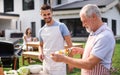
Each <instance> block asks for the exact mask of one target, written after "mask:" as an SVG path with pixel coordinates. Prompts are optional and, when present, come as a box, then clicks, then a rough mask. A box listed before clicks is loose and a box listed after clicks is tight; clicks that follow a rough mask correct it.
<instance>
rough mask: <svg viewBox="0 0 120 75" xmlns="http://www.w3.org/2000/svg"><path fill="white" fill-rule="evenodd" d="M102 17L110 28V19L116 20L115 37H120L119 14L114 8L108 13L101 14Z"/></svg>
mask: <svg viewBox="0 0 120 75" xmlns="http://www.w3.org/2000/svg"><path fill="white" fill-rule="evenodd" d="M102 17H104V18H107V19H108V25H109V27H110V28H112V19H113V20H116V32H117V33H116V35H120V13H119V11H118V10H117V9H116V7H114V8H111V9H110V10H109V11H107V12H105V13H102Z"/></svg>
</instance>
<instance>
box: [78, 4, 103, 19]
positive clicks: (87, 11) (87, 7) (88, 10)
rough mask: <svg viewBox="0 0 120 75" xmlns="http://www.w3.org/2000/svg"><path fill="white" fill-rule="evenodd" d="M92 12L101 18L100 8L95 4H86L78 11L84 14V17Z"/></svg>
mask: <svg viewBox="0 0 120 75" xmlns="http://www.w3.org/2000/svg"><path fill="white" fill-rule="evenodd" d="M93 13H94V14H96V15H97V16H98V17H99V18H101V13H100V9H99V8H98V7H97V5H95V4H87V5H85V6H84V7H83V8H82V9H81V11H80V15H81V14H84V15H85V16H86V17H91V16H92V14H93Z"/></svg>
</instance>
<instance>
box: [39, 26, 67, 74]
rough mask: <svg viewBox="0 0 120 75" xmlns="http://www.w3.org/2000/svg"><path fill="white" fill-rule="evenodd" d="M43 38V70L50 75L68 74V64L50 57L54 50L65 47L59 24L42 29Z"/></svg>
mask: <svg viewBox="0 0 120 75" xmlns="http://www.w3.org/2000/svg"><path fill="white" fill-rule="evenodd" d="M41 36H42V39H43V43H44V45H43V52H44V55H45V59H44V60H43V71H44V72H46V73H48V74H49V75H66V64H65V63H63V62H60V63H58V62H54V61H53V60H52V59H51V58H50V54H51V53H52V52H55V51H58V50H60V49H64V39H63V36H62V34H61V32H60V28H59V26H48V27H46V28H44V29H43V30H42V31H41Z"/></svg>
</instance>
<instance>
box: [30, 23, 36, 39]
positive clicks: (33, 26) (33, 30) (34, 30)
mask: <svg viewBox="0 0 120 75" xmlns="http://www.w3.org/2000/svg"><path fill="white" fill-rule="evenodd" d="M31 28H32V37H35V36H36V35H35V33H36V23H35V22H31Z"/></svg>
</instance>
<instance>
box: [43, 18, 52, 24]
mask: <svg viewBox="0 0 120 75" xmlns="http://www.w3.org/2000/svg"><path fill="white" fill-rule="evenodd" d="M44 20H45V23H50V22H51V21H52V18H45V19H44Z"/></svg>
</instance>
